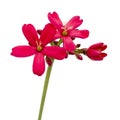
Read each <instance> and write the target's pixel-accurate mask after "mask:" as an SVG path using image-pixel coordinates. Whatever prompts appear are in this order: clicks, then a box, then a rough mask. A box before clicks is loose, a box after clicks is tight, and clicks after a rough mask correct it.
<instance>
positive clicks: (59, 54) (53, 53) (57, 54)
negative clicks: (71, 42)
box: [43, 46, 67, 60]
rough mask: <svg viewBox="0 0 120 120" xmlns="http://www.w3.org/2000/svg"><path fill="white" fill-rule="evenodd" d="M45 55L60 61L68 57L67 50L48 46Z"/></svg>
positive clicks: (44, 51)
mask: <svg viewBox="0 0 120 120" xmlns="http://www.w3.org/2000/svg"><path fill="white" fill-rule="evenodd" d="M43 54H45V55H46V56H48V57H52V58H55V59H58V60H61V59H64V58H65V57H66V56H67V53H66V50H65V49H64V48H61V47H58V46H48V47H45V48H44V50H43Z"/></svg>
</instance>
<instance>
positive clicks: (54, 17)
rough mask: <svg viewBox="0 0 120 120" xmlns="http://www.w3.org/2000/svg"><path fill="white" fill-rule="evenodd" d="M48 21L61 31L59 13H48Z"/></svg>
mask: <svg viewBox="0 0 120 120" xmlns="http://www.w3.org/2000/svg"><path fill="white" fill-rule="evenodd" d="M48 19H49V21H50V22H51V23H52V24H53V25H54V26H55V27H56V28H57V29H58V30H59V31H60V32H61V27H62V26H63V24H62V21H61V19H60V18H59V15H58V14H57V13H56V12H53V13H52V14H51V13H48Z"/></svg>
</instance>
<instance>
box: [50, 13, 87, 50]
mask: <svg viewBox="0 0 120 120" xmlns="http://www.w3.org/2000/svg"><path fill="white" fill-rule="evenodd" d="M48 19H49V21H50V22H51V23H52V24H53V25H54V26H55V27H56V28H57V29H58V32H57V34H56V36H55V37H56V38H61V39H62V40H63V46H64V48H65V49H66V50H68V51H69V52H72V51H74V50H75V49H76V46H75V44H74V43H73V40H72V38H75V37H78V38H83V39H84V38H87V37H88V35H89V31H88V30H78V29H76V28H77V27H78V26H80V25H81V24H82V22H83V20H82V19H80V17H79V16H74V17H72V18H71V19H70V20H69V21H68V23H67V24H65V25H63V23H62V21H61V19H60V18H59V16H58V14H57V13H56V12H53V13H52V14H51V13H48Z"/></svg>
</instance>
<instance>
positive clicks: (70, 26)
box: [65, 16, 83, 30]
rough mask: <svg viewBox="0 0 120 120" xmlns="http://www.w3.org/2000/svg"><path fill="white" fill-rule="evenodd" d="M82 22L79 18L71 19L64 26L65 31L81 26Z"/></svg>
mask: <svg viewBox="0 0 120 120" xmlns="http://www.w3.org/2000/svg"><path fill="white" fill-rule="evenodd" d="M82 22H83V20H82V19H80V17H79V16H74V17H72V18H71V19H70V20H69V21H68V23H67V24H66V25H65V27H66V29H67V30H73V29H75V28H77V27H78V26H80V25H81V24H82Z"/></svg>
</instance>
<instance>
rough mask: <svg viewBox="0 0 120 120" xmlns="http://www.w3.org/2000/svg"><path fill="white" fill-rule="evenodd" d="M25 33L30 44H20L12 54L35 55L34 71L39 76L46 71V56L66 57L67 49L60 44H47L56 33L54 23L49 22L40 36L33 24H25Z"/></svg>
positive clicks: (21, 55) (18, 55)
mask: <svg viewBox="0 0 120 120" xmlns="http://www.w3.org/2000/svg"><path fill="white" fill-rule="evenodd" d="M22 31H23V34H24V35H25V37H26V39H27V40H28V42H29V46H28V45H20V46H16V47H14V48H12V53H11V55H13V56H15V57H28V56H31V55H34V54H35V56H34V61H33V73H34V74H37V75H38V76H40V75H42V74H43V73H44V71H45V60H44V56H48V57H51V58H55V59H59V60H61V59H64V58H65V57H66V51H65V49H64V48H61V47H58V46H46V45H47V44H48V43H50V42H51V41H52V40H53V38H54V35H55V33H56V29H55V28H54V26H53V25H52V24H47V25H46V26H45V28H44V29H43V31H42V33H41V36H40V37H39V36H38V34H37V31H36V29H35V28H34V26H33V25H32V24H24V25H23V27H22Z"/></svg>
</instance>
